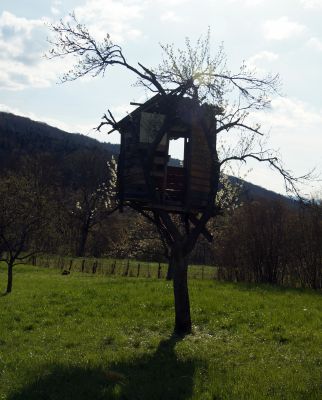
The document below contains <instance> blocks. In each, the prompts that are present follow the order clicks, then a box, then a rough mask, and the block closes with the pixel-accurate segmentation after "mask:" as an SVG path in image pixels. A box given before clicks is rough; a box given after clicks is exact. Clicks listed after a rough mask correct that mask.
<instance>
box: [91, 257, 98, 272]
mask: <svg viewBox="0 0 322 400" xmlns="http://www.w3.org/2000/svg"><path fill="white" fill-rule="evenodd" d="M96 269H97V260H95V261H94V262H93V267H92V272H93V274H95V273H96Z"/></svg>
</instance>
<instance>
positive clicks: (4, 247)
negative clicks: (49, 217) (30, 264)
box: [0, 174, 48, 293]
mask: <svg viewBox="0 0 322 400" xmlns="http://www.w3.org/2000/svg"><path fill="white" fill-rule="evenodd" d="M42 189H43V188H41V186H40V185H38V182H35V181H32V179H31V176H30V175H29V176H28V175H23V174H20V175H13V174H11V175H7V176H6V177H2V179H1V181H0V249H1V250H0V261H4V262H5V263H6V264H7V267H8V280H7V289H6V293H10V292H11V291H12V283H13V267H14V265H16V264H19V263H21V262H23V260H25V259H27V258H29V257H30V256H31V255H32V254H35V252H36V251H38V250H39V247H38V245H37V235H38V234H40V229H41V227H42V226H43V225H44V224H45V223H46V214H48V213H47V199H46V194H45V193H44V191H43V190H42Z"/></svg>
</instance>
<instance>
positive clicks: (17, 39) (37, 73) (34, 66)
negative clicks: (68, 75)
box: [0, 11, 61, 90]
mask: <svg viewBox="0 0 322 400" xmlns="http://www.w3.org/2000/svg"><path fill="white" fill-rule="evenodd" d="M45 22H47V21H46V19H45V18H41V19H27V18H20V17H17V16H15V15H14V14H12V13H9V12H7V11H4V12H3V13H2V14H1V15H0V88H2V89H8V90H22V89H25V88H27V87H38V88H39V87H48V86H50V85H51V83H52V82H53V81H55V80H57V72H58V71H59V70H60V69H61V62H60V63H58V62H55V61H52V62H49V61H48V60H45V59H44V58H43V54H44V53H45V51H46V50H47V47H48V44H47V42H46V34H47V31H46V26H45ZM59 64H60V65H59Z"/></svg>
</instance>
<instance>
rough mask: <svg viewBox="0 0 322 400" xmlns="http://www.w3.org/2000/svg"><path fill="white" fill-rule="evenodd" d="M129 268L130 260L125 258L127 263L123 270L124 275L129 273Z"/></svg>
mask: <svg viewBox="0 0 322 400" xmlns="http://www.w3.org/2000/svg"><path fill="white" fill-rule="evenodd" d="M129 269H130V260H127V264H126V267H125V271H124V276H128V275H129Z"/></svg>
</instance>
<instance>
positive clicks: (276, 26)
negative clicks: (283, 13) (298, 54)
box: [262, 17, 306, 40]
mask: <svg viewBox="0 0 322 400" xmlns="http://www.w3.org/2000/svg"><path fill="white" fill-rule="evenodd" d="M262 29H263V33H264V37H265V39H268V40H283V39H289V38H291V37H294V36H298V35H300V34H301V33H303V32H304V31H305V30H306V27H305V26H304V25H301V24H299V23H298V22H293V21H290V20H289V18H288V17H281V18H278V19H272V20H268V21H266V22H265V23H264V24H263V27H262Z"/></svg>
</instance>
